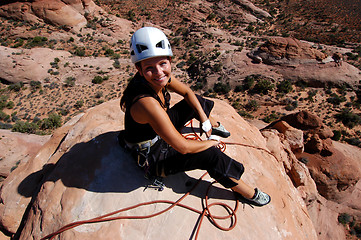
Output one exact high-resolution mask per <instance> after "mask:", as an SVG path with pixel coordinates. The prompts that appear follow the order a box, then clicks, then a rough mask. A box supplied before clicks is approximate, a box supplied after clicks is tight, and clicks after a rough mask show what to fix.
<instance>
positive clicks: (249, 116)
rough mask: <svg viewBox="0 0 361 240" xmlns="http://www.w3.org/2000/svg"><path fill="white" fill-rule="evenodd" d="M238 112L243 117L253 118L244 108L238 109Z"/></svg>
mask: <svg viewBox="0 0 361 240" xmlns="http://www.w3.org/2000/svg"><path fill="white" fill-rule="evenodd" d="M238 114H239V115H240V116H241V117H244V118H248V119H253V118H254V116H253V115H252V114H250V113H249V112H247V111H244V110H241V111H238Z"/></svg>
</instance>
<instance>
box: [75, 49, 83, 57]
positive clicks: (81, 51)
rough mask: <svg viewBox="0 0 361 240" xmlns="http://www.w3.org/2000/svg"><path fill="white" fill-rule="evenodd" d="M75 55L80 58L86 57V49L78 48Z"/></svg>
mask: <svg viewBox="0 0 361 240" xmlns="http://www.w3.org/2000/svg"><path fill="white" fill-rule="evenodd" d="M74 54H75V55H76V56H79V57H84V56H85V48H84V47H77V48H76V49H75V51H74Z"/></svg>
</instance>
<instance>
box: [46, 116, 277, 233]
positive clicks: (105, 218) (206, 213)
mask: <svg viewBox="0 0 361 240" xmlns="http://www.w3.org/2000/svg"><path fill="white" fill-rule="evenodd" d="M188 124H190V125H191V128H192V130H193V133H191V134H188V135H185V136H184V137H185V138H187V139H197V140H202V139H201V138H200V137H199V136H198V134H197V133H196V132H195V130H194V127H193V123H192V120H191V121H190V123H188ZM188 124H187V125H188ZM152 140H154V139H152ZM146 142H149V141H146ZM152 142H153V141H150V142H149V143H143V142H142V144H144V145H141V146H143V148H144V149H148V145H152ZM155 142H156V140H155ZM155 142H153V144H154V143H155ZM226 144H230V145H238V146H245V147H251V148H255V149H259V150H263V151H265V152H267V153H269V154H270V155H272V156H273V157H274V158H276V159H277V157H276V156H275V155H274V154H273V153H271V152H270V151H268V150H266V149H264V148H261V147H256V146H252V145H248V144H242V143H235V142H220V144H219V145H218V147H219V148H220V149H221V150H222V151H224V150H225V149H226ZM149 148H150V147H149ZM148 153H149V152H148ZM206 174H207V173H204V174H203V175H202V176H201V177H200V178H199V179H198V182H197V183H196V184H195V185H194V186H193V188H192V189H191V190H190V191H188V192H187V193H185V194H184V195H183V196H182V197H181V198H179V199H178V200H177V201H169V200H155V201H149V202H144V203H139V204H136V205H133V206H130V207H127V208H123V209H120V210H117V211H114V212H111V213H108V214H105V215H102V216H99V217H96V218H92V219H89V220H84V221H77V222H73V223H70V224H67V225H65V226H64V227H62V228H60V229H59V230H57V231H55V232H53V233H51V234H49V235H47V236H45V237H43V238H41V240H46V239H50V240H52V239H54V237H55V236H57V235H59V234H61V233H62V232H65V231H67V230H70V229H72V228H75V227H77V226H80V225H83V224H90V223H99V222H109V221H114V220H120V219H148V218H152V217H155V216H158V215H161V214H163V213H165V212H167V211H169V210H171V209H172V208H174V207H175V206H178V207H182V208H185V209H188V210H190V211H192V212H195V213H198V214H200V218H199V221H198V223H196V226H195V228H196V233H195V237H194V239H195V240H196V239H198V235H199V230H200V228H201V225H202V222H203V219H204V217H207V218H208V219H209V221H210V222H211V223H212V224H213V225H214V226H216V227H217V228H218V229H220V230H223V231H230V230H232V229H233V228H234V227H235V226H236V224H237V215H236V212H237V210H238V205H239V199H238V198H237V197H236V196H235V205H234V207H230V206H229V205H228V204H226V203H223V202H213V203H209V202H208V195H209V191H210V189H211V187H212V186H213V184H214V183H216V181H214V182H212V183H210V184H209V186H208V188H207V192H206V196H205V198H204V199H203V200H202V201H203V204H202V206H203V209H202V211H200V210H197V209H195V208H193V207H190V206H188V205H184V204H182V203H181V201H182V200H183V199H185V198H186V197H187V196H188V195H190V194H191V193H192V192H193V190H194V189H196V187H197V186H198V184H199V183H200V182H201V181H202V179H203V178H204V177H205V176H206ZM154 186H155V187H154ZM147 188H154V189H157V190H158V191H162V190H163V189H164V184H163V182H162V181H161V179H157V178H155V179H153V183H152V184H151V185H148V186H146V188H145V189H144V190H143V191H145V190H146V189H147ZM152 204H168V205H170V206H168V207H167V208H165V209H163V210H161V211H159V212H156V213H153V214H149V215H143V216H115V217H114V215H116V214H119V213H122V212H126V211H129V210H132V209H136V208H139V207H141V206H146V205H152ZM214 206H221V207H223V208H225V209H226V211H227V212H228V215H225V216H216V215H213V214H212V213H211V211H210V209H211V207H214ZM227 219H230V222H231V223H230V225H229V227H223V226H221V225H220V224H219V223H218V221H219V220H227Z"/></svg>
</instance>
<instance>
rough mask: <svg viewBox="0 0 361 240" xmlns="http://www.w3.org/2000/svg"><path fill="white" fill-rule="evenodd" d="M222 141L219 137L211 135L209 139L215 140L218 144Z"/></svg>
mask: <svg viewBox="0 0 361 240" xmlns="http://www.w3.org/2000/svg"><path fill="white" fill-rule="evenodd" d="M220 139H221V138H220V137H219V136H217V135H211V136H209V138H208V140H214V141H217V142H219V140H220Z"/></svg>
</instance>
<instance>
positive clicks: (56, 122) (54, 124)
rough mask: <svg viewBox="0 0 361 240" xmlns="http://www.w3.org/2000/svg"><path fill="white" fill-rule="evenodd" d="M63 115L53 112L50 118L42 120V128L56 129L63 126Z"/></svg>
mask: <svg viewBox="0 0 361 240" xmlns="http://www.w3.org/2000/svg"><path fill="white" fill-rule="evenodd" d="M61 124H62V123H61V116H60V115H58V114H56V113H51V114H50V115H49V117H48V118H45V119H43V120H42V121H41V124H40V128H41V129H42V130H47V129H55V128H58V127H60V126H61Z"/></svg>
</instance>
